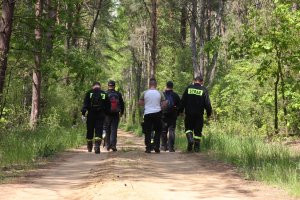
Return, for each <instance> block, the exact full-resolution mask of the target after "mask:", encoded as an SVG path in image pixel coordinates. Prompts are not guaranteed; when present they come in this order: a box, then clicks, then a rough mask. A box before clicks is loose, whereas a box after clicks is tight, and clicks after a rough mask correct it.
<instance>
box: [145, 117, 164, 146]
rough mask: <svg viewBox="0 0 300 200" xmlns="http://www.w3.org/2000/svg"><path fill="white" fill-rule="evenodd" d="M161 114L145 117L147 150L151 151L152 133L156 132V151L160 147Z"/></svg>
mask: <svg viewBox="0 0 300 200" xmlns="http://www.w3.org/2000/svg"><path fill="white" fill-rule="evenodd" d="M161 115H162V113H161V112H158V113H150V114H147V115H145V116H144V131H145V145H146V150H151V149H152V146H151V132H152V128H153V130H154V132H155V133H154V150H158V149H159V146H160V136H161V131H162V122H161Z"/></svg>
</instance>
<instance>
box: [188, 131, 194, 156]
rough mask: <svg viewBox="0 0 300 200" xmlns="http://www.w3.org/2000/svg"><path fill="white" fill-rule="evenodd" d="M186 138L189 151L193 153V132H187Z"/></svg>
mask: <svg viewBox="0 0 300 200" xmlns="http://www.w3.org/2000/svg"><path fill="white" fill-rule="evenodd" d="M186 138H187V141H188V146H187V151H188V152H191V151H192V150H193V144H194V137H193V132H192V131H187V132H186Z"/></svg>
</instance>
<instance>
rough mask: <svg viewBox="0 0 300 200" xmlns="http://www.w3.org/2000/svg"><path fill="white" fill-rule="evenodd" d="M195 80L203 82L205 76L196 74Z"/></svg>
mask: <svg viewBox="0 0 300 200" xmlns="http://www.w3.org/2000/svg"><path fill="white" fill-rule="evenodd" d="M194 81H198V82H202V81H203V76H202V75H200V76H196V77H195V78H194Z"/></svg>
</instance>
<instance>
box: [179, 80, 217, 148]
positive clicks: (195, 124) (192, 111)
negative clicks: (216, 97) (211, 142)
mask: <svg viewBox="0 0 300 200" xmlns="http://www.w3.org/2000/svg"><path fill="white" fill-rule="evenodd" d="M184 110H185V120H184V124H185V133H186V137H187V141H188V146H187V151H189V152H191V151H192V150H193V146H194V151H195V152H199V151H200V140H201V136H202V128H203V114H204V110H206V114H207V117H208V118H209V117H210V116H211V113H212V107H211V103H210V99H209V94H208V90H207V89H206V88H205V87H204V86H203V77H202V76H197V77H196V78H195V79H194V83H193V84H191V85H189V86H188V87H187V88H186V90H185V91H184V93H183V95H182V99H181V107H180V111H179V112H180V113H183V111H184Z"/></svg>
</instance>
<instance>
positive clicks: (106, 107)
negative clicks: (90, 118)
mask: <svg viewBox="0 0 300 200" xmlns="http://www.w3.org/2000/svg"><path fill="white" fill-rule="evenodd" d="M96 92H99V93H100V95H101V97H102V98H101V99H102V100H103V104H102V108H100V110H99V111H95V110H93V109H92V102H91V98H92V94H93V93H96ZM87 111H88V112H95V113H109V112H110V101H109V99H108V95H107V94H106V93H105V92H104V91H103V90H100V89H93V90H89V91H88V92H87V93H86V95H85V98H84V102H83V106H82V109H81V113H82V115H85V113H86V112H87Z"/></svg>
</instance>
